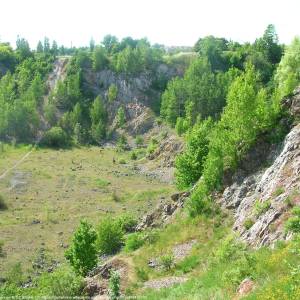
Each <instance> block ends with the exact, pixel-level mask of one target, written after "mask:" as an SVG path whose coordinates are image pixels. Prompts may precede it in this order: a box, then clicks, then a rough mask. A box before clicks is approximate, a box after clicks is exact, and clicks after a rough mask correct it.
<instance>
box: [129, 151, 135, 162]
mask: <svg viewBox="0 0 300 300" xmlns="http://www.w3.org/2000/svg"><path fill="white" fill-rule="evenodd" d="M130 158H131V159H132V160H137V155H136V153H135V151H132V152H131V154H130Z"/></svg>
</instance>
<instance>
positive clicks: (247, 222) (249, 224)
mask: <svg viewBox="0 0 300 300" xmlns="http://www.w3.org/2000/svg"><path fill="white" fill-rule="evenodd" d="M253 225H254V221H253V220H252V219H251V218H249V219H246V220H245V222H244V227H245V229H247V230H249V229H250V228H251V227H252V226H253Z"/></svg>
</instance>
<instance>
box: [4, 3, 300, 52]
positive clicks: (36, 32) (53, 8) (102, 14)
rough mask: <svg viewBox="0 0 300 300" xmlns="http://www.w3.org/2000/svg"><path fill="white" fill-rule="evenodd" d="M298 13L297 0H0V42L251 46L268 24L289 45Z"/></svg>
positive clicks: (299, 26)
mask: <svg viewBox="0 0 300 300" xmlns="http://www.w3.org/2000/svg"><path fill="white" fill-rule="evenodd" d="M299 11H300V0H198V1H197V0H0V41H2V42H10V43H11V44H12V45H13V46H14V45H15V41H16V38H17V36H18V35H19V36H21V37H24V38H26V39H27V40H28V41H29V42H30V45H31V46H32V47H35V46H36V44H37V42H38V40H39V39H43V38H44V36H47V37H49V38H50V40H53V39H55V40H56V41H57V42H58V44H59V45H61V44H64V45H65V46H70V45H71V44H72V45H74V46H85V45H88V44H89V41H90V39H91V38H92V37H93V39H94V40H95V41H96V43H99V42H100V41H101V40H102V38H103V37H104V36H105V35H106V34H112V35H115V36H117V37H118V38H119V39H121V38H123V37H126V36H132V37H133V38H143V37H147V38H148V40H149V41H150V42H151V43H160V44H165V45H167V46H179V45H185V46H193V45H194V44H195V42H196V41H197V40H198V39H199V38H200V37H204V36H207V35H214V36H217V37H225V38H227V39H231V40H235V41H238V42H246V41H250V42H252V41H254V40H255V38H257V37H259V36H261V35H262V34H263V32H264V30H265V28H266V27H267V25H268V24H270V23H272V24H274V25H275V28H276V30H277V33H278V35H279V40H280V42H282V43H286V44H288V43H290V42H291V40H292V39H293V37H294V36H296V35H300V18H299Z"/></svg>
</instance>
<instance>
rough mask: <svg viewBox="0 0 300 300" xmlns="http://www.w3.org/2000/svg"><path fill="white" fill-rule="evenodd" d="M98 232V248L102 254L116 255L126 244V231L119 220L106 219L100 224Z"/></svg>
mask: <svg viewBox="0 0 300 300" xmlns="http://www.w3.org/2000/svg"><path fill="white" fill-rule="evenodd" d="M97 231H98V239H97V246H98V249H99V251H100V252H101V253H102V254H114V253H116V252H118V251H119V250H120V249H121V247H122V245H123V244H124V231H123V230H122V227H121V225H120V223H119V222H118V220H117V221H114V220H112V219H111V218H105V219H104V220H102V221H101V222H100V224H99V226H98V228H97Z"/></svg>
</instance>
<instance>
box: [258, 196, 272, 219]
mask: <svg viewBox="0 0 300 300" xmlns="http://www.w3.org/2000/svg"><path fill="white" fill-rule="evenodd" d="M270 207H271V202H270V200H266V201H263V202H262V201H260V200H256V201H255V203H254V214H255V215H256V217H259V216H260V215H262V214H264V213H265V212H267V211H268V209H269V208H270Z"/></svg>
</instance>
